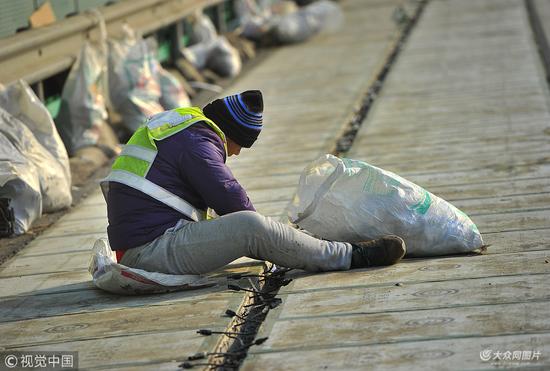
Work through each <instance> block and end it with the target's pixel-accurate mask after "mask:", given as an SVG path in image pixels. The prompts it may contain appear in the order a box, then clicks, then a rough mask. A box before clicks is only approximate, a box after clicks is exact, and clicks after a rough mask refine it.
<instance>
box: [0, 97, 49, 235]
mask: <svg viewBox="0 0 550 371" xmlns="http://www.w3.org/2000/svg"><path fill="white" fill-rule="evenodd" d="M6 115H7V113H6V112H5V111H4V110H2V109H1V108H0V126H2V122H3V121H4V120H6V119H7V116H6ZM0 197H1V198H4V197H5V198H9V199H10V204H9V207H10V208H12V209H13V213H14V217H15V223H14V233H15V234H16V235H19V234H23V233H25V232H26V231H27V230H28V229H29V228H30V226H31V224H32V223H33V221H34V220H36V219H37V218H39V217H40V215H41V214H42V195H41V193H40V181H39V179H38V173H37V171H36V167H35V166H34V165H33V164H32V163H29V161H28V160H27V159H26V158H25V156H24V155H23V154H22V153H20V152H19V150H18V149H17V148H16V147H15V146H14V145H13V144H12V142H11V141H10V139H9V138H8V137H7V136H5V135H4V134H3V133H2V132H0Z"/></svg>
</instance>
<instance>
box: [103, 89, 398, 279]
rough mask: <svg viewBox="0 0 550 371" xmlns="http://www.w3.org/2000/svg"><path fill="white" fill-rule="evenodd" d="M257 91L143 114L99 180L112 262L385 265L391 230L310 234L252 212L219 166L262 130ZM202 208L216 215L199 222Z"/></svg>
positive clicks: (194, 269)
mask: <svg viewBox="0 0 550 371" xmlns="http://www.w3.org/2000/svg"><path fill="white" fill-rule="evenodd" d="M262 111H263V100H262V94H261V92H260V91H258V90H249V91H245V92H243V93H241V94H237V95H231V96H228V97H225V98H223V99H216V100H215V101H213V102H212V103H209V104H208V105H207V106H206V107H204V110H201V109H199V108H196V107H193V108H178V109H173V110H170V111H166V112H162V113H159V114H157V115H154V116H152V117H150V118H149V119H148V120H147V121H146V122H145V124H144V125H143V126H142V127H140V128H139V129H138V130H137V131H136V132H135V134H134V135H133V136H132V137H131V138H130V140H129V141H128V144H127V145H126V146H125V147H124V149H123V151H122V153H121V154H120V156H119V157H118V158H117V159H116V160H115V162H114V164H113V168H112V171H111V173H110V174H109V176H108V177H107V178H105V179H104V180H103V181H102V188H103V191H104V195H105V199H106V201H107V211H108V218H109V226H108V228H107V232H108V236H109V242H110V245H111V248H112V249H113V250H115V251H116V253H117V259H118V260H119V262H120V263H121V264H124V265H126V266H129V267H134V268H140V269H144V270H146V271H151V272H162V273H169V274H203V273H207V272H211V271H214V270H216V269H218V268H220V267H222V266H224V265H226V264H228V263H230V262H231V261H233V260H235V259H237V258H240V257H243V256H247V257H250V258H254V259H261V260H268V261H270V262H272V263H275V264H277V265H279V266H283V267H288V268H299V269H304V270H307V271H312V272H315V271H331V270H347V269H352V268H363V267H370V266H381V265H390V264H394V263H396V262H397V261H399V260H400V259H401V258H402V257H403V255H404V254H405V243H404V242H403V240H402V239H401V238H399V237H395V236H387V237H383V238H381V239H378V240H373V241H366V242H361V243H357V244H350V243H347V242H338V241H326V240H321V239H317V238H314V237H312V236H310V235H308V234H306V233H303V232H301V231H299V230H297V229H295V228H293V227H291V226H289V225H286V224H283V223H280V222H277V221H274V220H272V219H270V218H267V217H264V216H262V215H260V214H259V213H257V212H256V211H255V209H254V206H253V205H252V202H251V201H250V199H249V198H248V196H247V194H246V192H245V190H244V189H243V187H242V186H241V185H240V184H239V183H238V182H237V180H236V179H235V177H234V176H233V174H232V173H231V171H230V170H229V168H228V167H227V165H226V164H225V161H226V158H227V156H232V155H235V156H238V155H239V153H240V152H241V148H242V147H245V148H250V147H251V146H252V144H253V143H254V141H255V140H256V139H257V138H258V135H259V134H260V131H261V130H262ZM207 208H210V209H213V210H214V211H215V212H216V213H217V214H218V215H220V217H218V218H215V219H209V220H206V212H205V211H206V210H207Z"/></svg>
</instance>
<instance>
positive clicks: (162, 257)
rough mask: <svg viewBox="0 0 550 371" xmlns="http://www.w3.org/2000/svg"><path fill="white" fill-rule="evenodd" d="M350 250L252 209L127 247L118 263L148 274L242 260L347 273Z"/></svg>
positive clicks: (183, 271)
mask: <svg viewBox="0 0 550 371" xmlns="http://www.w3.org/2000/svg"><path fill="white" fill-rule="evenodd" d="M351 252H352V246H351V245H350V244H349V243H345V242H333V241H324V240H319V239H316V238H313V237H311V236H309V235H307V234H305V233H302V232H300V231H298V230H296V229H294V228H292V227H290V226H288V225H286V224H282V223H279V222H276V221H274V220H272V219H270V218H266V217H264V216H262V215H260V214H258V213H255V212H252V211H240V212H237V213H232V214H228V215H225V216H222V217H220V218H217V219H214V220H209V221H204V222H197V223H186V224H184V225H183V226H182V227H180V228H176V229H175V230H173V231H167V232H166V233H165V234H164V235H162V236H160V237H158V238H157V239H156V240H154V241H153V242H151V243H149V244H147V245H144V246H141V247H138V248H135V249H130V250H128V251H127V252H126V254H125V255H124V258H123V259H122V261H121V263H122V264H125V265H129V266H131V267H136V268H141V269H145V270H148V271H155V272H165V273H172V274H178V273H179V274H200V273H207V272H211V271H213V270H216V269H218V268H220V267H222V266H224V265H226V264H228V263H230V262H231V261H233V260H235V259H237V258H240V257H242V256H248V257H251V258H256V259H262V260H269V261H270V262H273V263H275V264H277V265H281V266H284V267H289V268H300V269H305V270H308V271H330V270H343V269H349V267H350V263H351Z"/></svg>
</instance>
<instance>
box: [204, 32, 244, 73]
mask: <svg viewBox="0 0 550 371" xmlns="http://www.w3.org/2000/svg"><path fill="white" fill-rule="evenodd" d="M206 66H207V67H208V68H210V69H211V70H212V71H214V72H215V73H217V74H218V75H220V76H221V77H235V76H237V75H238V74H239V73H240V72H241V68H242V62H241V56H240V55H239V51H238V50H237V49H235V48H234V47H233V46H231V44H229V41H227V39H226V38H225V37H223V36H220V37H219V38H218V40H216V43H215V44H214V47H213V48H212V50H211V51H210V55H209V56H208V60H207V62H206Z"/></svg>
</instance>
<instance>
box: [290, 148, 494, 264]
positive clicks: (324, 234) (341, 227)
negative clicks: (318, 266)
mask: <svg viewBox="0 0 550 371" xmlns="http://www.w3.org/2000/svg"><path fill="white" fill-rule="evenodd" d="M289 219H290V221H291V222H293V223H295V224H297V225H298V226H300V227H302V228H304V229H306V230H307V231H309V232H311V233H313V234H315V235H317V236H318V237H321V238H325V239H328V240H336V241H346V242H358V241H365V240H370V239H375V238H379V237H382V236H384V235H388V234H393V235H397V236H400V237H402V238H403V239H404V240H405V243H406V245H407V255H408V256H416V257H418V256H433V255H445V254H454V253H461V252H467V251H472V250H476V249H480V248H482V247H483V240H482V238H481V234H480V233H479V231H478V229H477V227H476V225H475V224H474V223H473V222H472V220H471V219H470V218H469V217H468V216H467V215H466V214H464V213H463V212H462V211H460V210H458V209H457V208H456V207H454V206H453V205H451V204H450V203H448V202H446V201H445V200H443V199H441V198H439V197H437V196H435V195H433V194H432V193H430V192H428V191H426V190H425V189H423V188H422V187H420V186H418V185H416V184H414V183H412V182H410V181H408V180H406V179H404V178H402V177H400V176H398V175H396V174H394V173H392V172H389V171H386V170H383V169H380V168H378V167H375V166H372V165H369V164H367V163H365V162H362V161H356V160H351V159H340V158H338V157H335V156H332V155H324V156H322V157H321V158H319V159H318V160H316V161H314V162H312V163H311V164H310V165H309V166H308V167H306V169H305V170H304V172H303V173H302V175H301V177H300V184H299V187H298V192H297V194H296V196H295V198H294V200H293V202H292V205H291V206H290V207H289Z"/></svg>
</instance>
